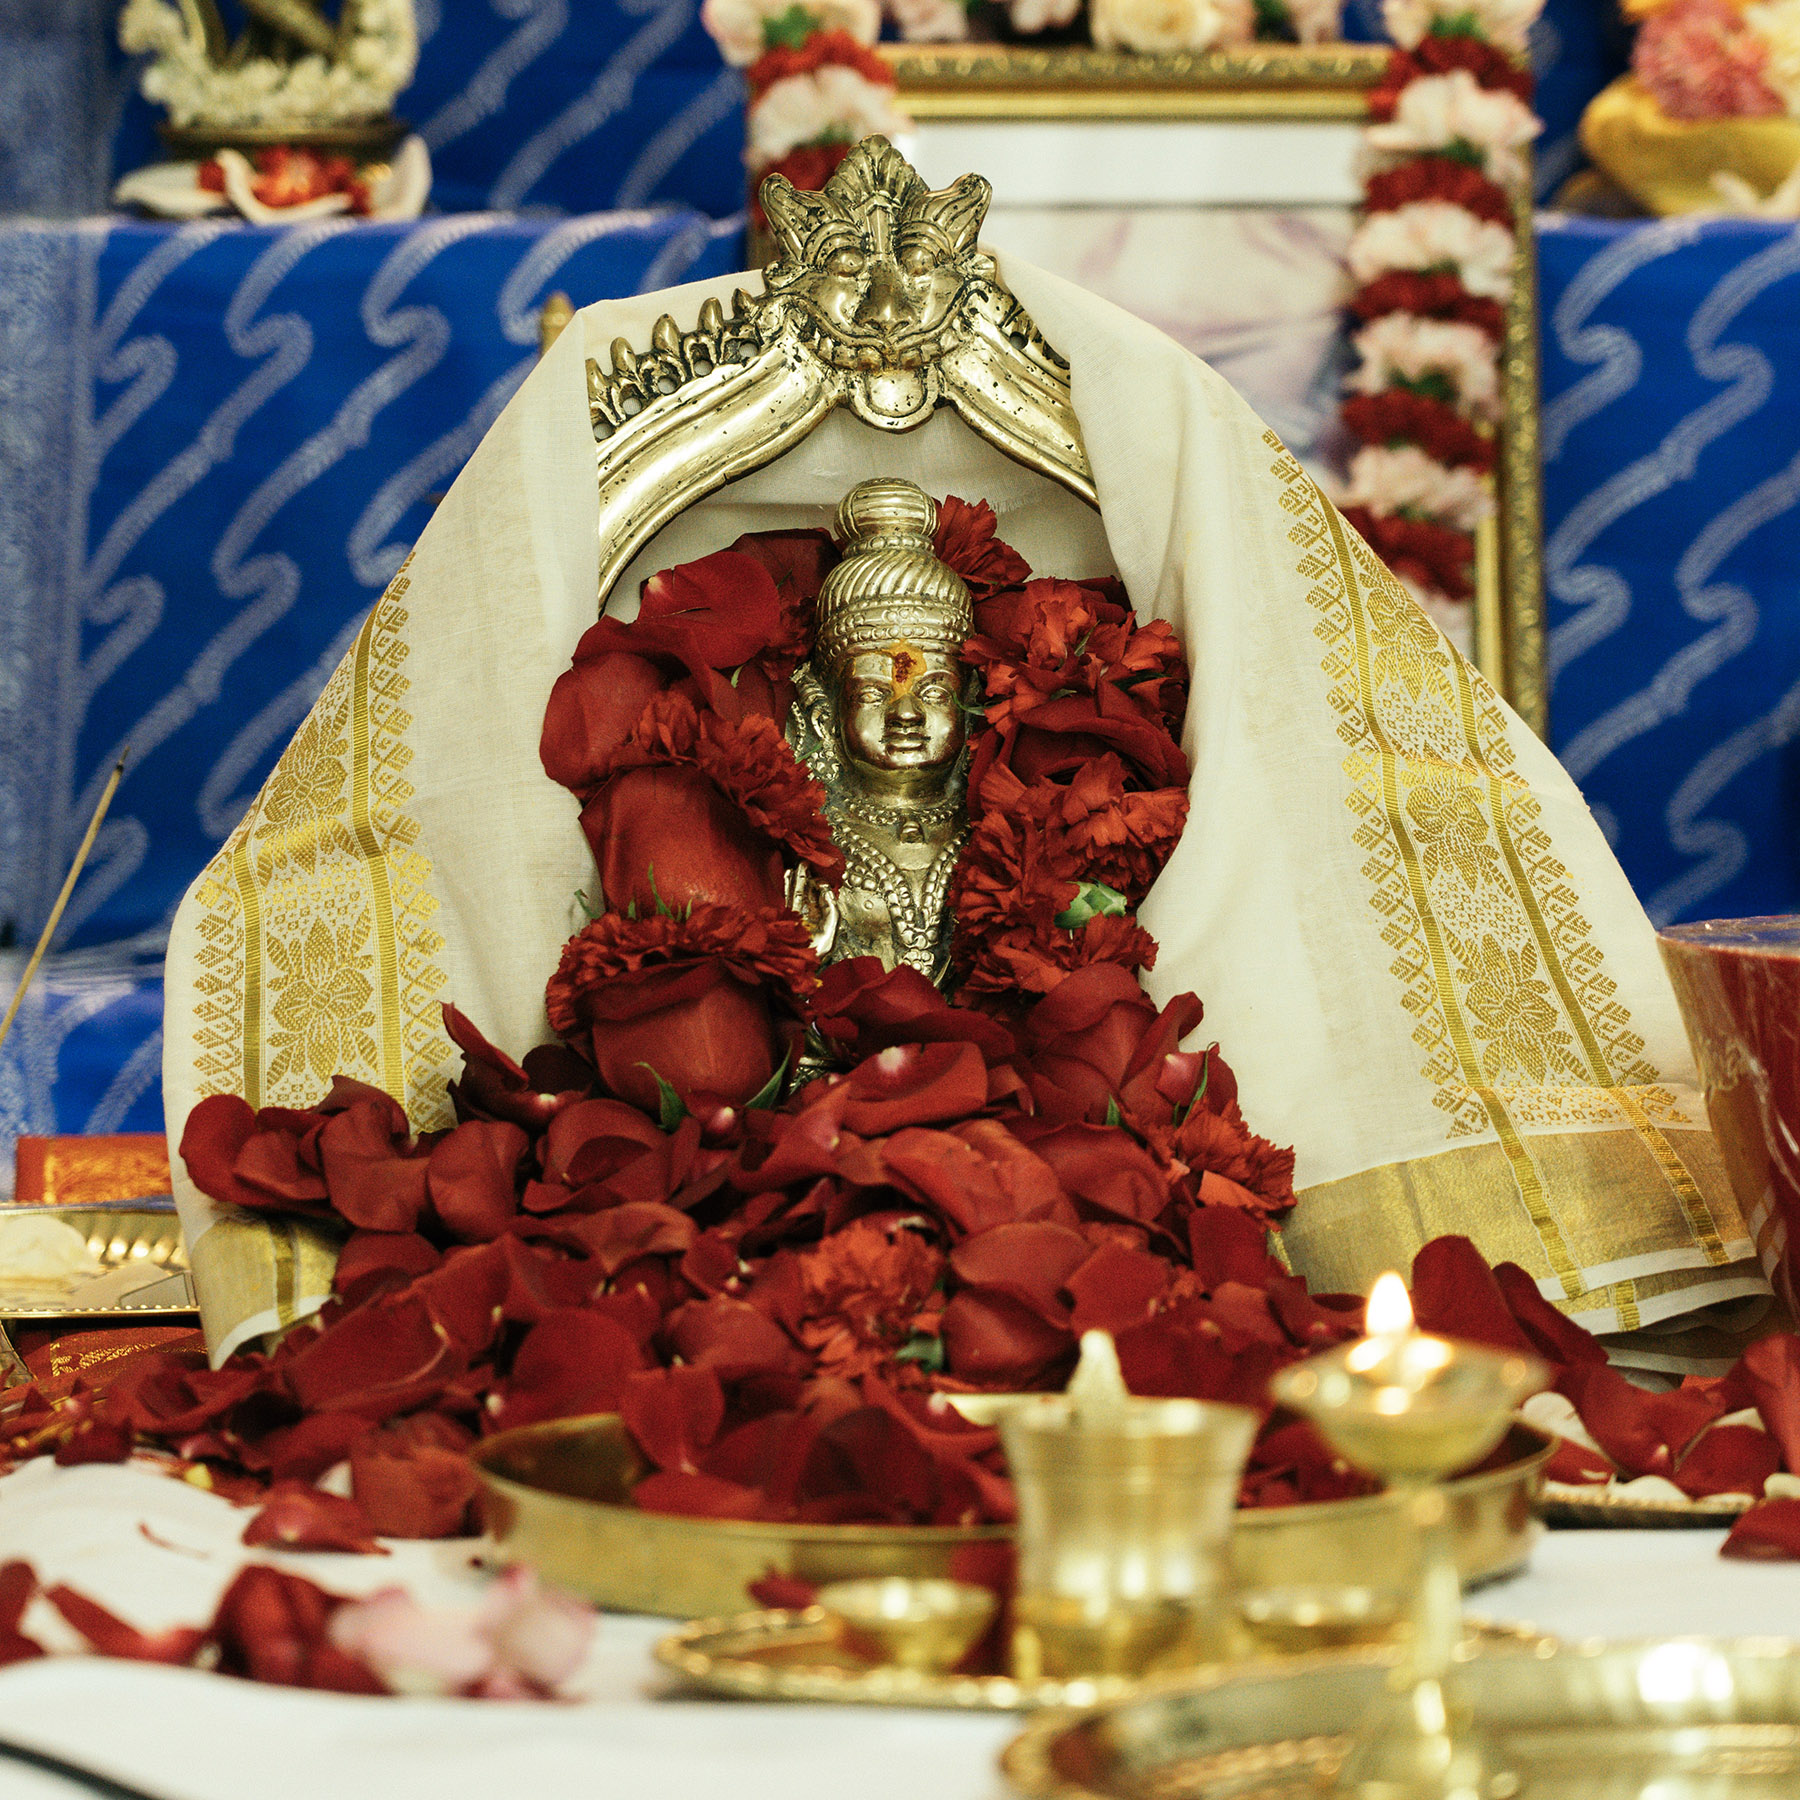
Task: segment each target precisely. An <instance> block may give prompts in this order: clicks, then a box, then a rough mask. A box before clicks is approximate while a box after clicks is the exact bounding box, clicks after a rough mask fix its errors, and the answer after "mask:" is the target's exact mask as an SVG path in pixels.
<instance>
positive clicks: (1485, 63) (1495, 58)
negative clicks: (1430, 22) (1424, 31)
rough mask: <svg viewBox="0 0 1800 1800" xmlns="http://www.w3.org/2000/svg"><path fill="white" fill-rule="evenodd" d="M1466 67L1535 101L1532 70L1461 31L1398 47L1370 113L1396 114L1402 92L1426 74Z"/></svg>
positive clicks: (1491, 84) (1482, 81)
mask: <svg viewBox="0 0 1800 1800" xmlns="http://www.w3.org/2000/svg"><path fill="white" fill-rule="evenodd" d="M1454 69H1466V70H1468V72H1469V73H1470V74H1471V75H1472V76H1474V78H1475V80H1476V82H1477V83H1478V84H1479V85H1480V86H1482V87H1484V88H1506V89H1508V90H1509V91H1510V92H1512V93H1514V94H1517V95H1518V97H1519V98H1520V99H1521V100H1523V101H1524V102H1525V103H1526V104H1527V105H1530V103H1531V89H1532V80H1531V71H1530V69H1528V68H1526V67H1524V66H1523V65H1522V64H1520V63H1517V62H1515V61H1514V60H1513V59H1512V58H1511V57H1510V56H1508V55H1507V54H1506V52H1505V51H1504V50H1501V49H1497V48H1496V47H1495V46H1494V45H1492V44H1490V43H1488V42H1487V41H1486V40H1485V39H1482V38H1478V37H1472V36H1470V35H1468V34H1467V33H1463V32H1459V33H1457V34H1455V35H1454V36H1438V35H1436V34H1432V35H1430V36H1427V37H1423V38H1421V39H1420V40H1419V41H1418V43H1417V44H1415V45H1414V46H1413V48H1412V49H1411V50H1410V51H1406V50H1396V51H1395V52H1394V53H1393V55H1392V56H1390V57H1389V58H1388V65H1387V68H1386V69H1385V70H1384V71H1383V73H1382V77H1381V85H1380V86H1379V87H1377V88H1373V89H1371V90H1370V93H1369V117H1370V118H1371V119H1377V120H1382V121H1386V120H1388V119H1391V118H1392V117H1393V116H1394V111H1395V109H1396V107H1398V105H1399V103H1400V96H1401V94H1402V93H1404V92H1405V90H1406V89H1407V88H1408V87H1410V86H1411V85H1412V83H1413V82H1415V81H1417V80H1419V79H1420V78H1421V77H1422V76H1426V75H1448V74H1449V73H1450V72H1451V71H1452V70H1454Z"/></svg>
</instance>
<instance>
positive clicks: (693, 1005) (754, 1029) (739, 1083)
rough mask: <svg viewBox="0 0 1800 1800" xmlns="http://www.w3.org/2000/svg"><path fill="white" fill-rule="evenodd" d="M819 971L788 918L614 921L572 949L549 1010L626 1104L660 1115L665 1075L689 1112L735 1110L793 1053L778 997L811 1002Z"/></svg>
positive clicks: (698, 912) (587, 930) (744, 915)
mask: <svg viewBox="0 0 1800 1800" xmlns="http://www.w3.org/2000/svg"><path fill="white" fill-rule="evenodd" d="M817 970H818V962H817V958H816V957H815V956H814V954H813V949H812V945H811V943H810V941H809V940H808V938H807V934H806V928H805V927H804V926H803V925H802V924H801V923H800V921H799V920H798V919H797V918H795V917H794V915H793V914H792V913H790V912H788V911H786V910H785V909H783V908H779V907H761V908H757V909H754V910H752V909H748V908H743V907H731V906H708V905H702V906H696V907H695V908H694V909H693V911H692V912H691V913H689V914H688V915H687V916H686V917H685V918H674V917H663V916H660V915H659V916H656V917H652V918H647V919H644V918H640V919H626V918H623V917H621V916H620V915H618V914H616V913H611V914H608V915H606V916H605V917H603V918H599V919H596V920H594V921H593V923H592V924H590V925H588V926H585V927H584V928H583V929H582V930H581V931H579V932H577V933H576V934H575V936H574V937H572V938H571V939H570V940H569V942H568V943H567V944H566V945H565V946H564V947H563V954H562V963H561V965H560V966H559V968H558V969H557V971H556V973H555V974H554V975H553V976H551V978H550V985H549V988H548V990H547V992H546V994H545V1004H546V1006H547V1007H548V1010H549V1014H550V1023H551V1025H552V1026H553V1027H554V1028H555V1029H556V1030H557V1031H558V1032H559V1033H561V1034H562V1035H563V1036H564V1037H567V1038H574V1037H577V1036H582V1037H584V1038H585V1039H586V1041H587V1044H588V1046H589V1048H590V1049H591V1052H592V1055H593V1058H594V1066H595V1068H596V1069H598V1070H599V1072H600V1079H601V1080H602V1081H603V1082H604V1083H605V1084H606V1086H607V1088H608V1089H609V1090H610V1091H611V1092H612V1093H614V1094H616V1095H618V1096H619V1098H620V1099H623V1100H629V1101H631V1102H632V1103H633V1104H634V1105H637V1106H641V1107H643V1108H644V1109H645V1110H646V1111H647V1112H651V1113H655V1112H656V1111H657V1110H658V1107H659V1104H660V1093H661V1090H660V1088H659V1087H658V1085H657V1077H658V1076H660V1077H661V1078H662V1080H663V1081H665V1082H667V1083H668V1085H669V1086H670V1087H671V1088H673V1089H674V1090H675V1092H676V1093H677V1094H679V1095H680V1096H681V1098H682V1099H683V1100H684V1101H686V1102H688V1103H689V1105H690V1106H691V1105H692V1104H693V1100H694V1098H695V1097H697V1096H705V1097H707V1098H709V1099H713V1100H717V1101H722V1102H723V1103H724V1104H726V1105H728V1106H738V1105H741V1104H742V1103H743V1102H744V1101H746V1100H748V1099H750V1098H752V1097H753V1096H754V1095H755V1094H757V1093H759V1092H760V1091H761V1090H762V1089H763V1088H764V1087H765V1086H767V1085H768V1082H769V1078H770V1077H771V1076H772V1075H773V1074H774V1073H775V1071H776V1069H777V1068H778V1067H779V1066H780V1064H781V1061H782V1058H783V1057H784V1055H785V1054H786V1052H787V1044H788V1039H789V1037H790V1035H791V1034H790V1032H788V1031H787V1030H784V1029H783V1028H782V1027H781V1026H780V1025H778V1023H777V1021H776V1018H775V1015H774V1012H773V1010H772V1007H771V1002H770V993H769V990H770V989H771V988H773V989H774V990H776V991H778V992H786V993H790V994H795V995H803V994H805V993H807V992H808V991H809V990H810V989H811V988H812V987H813V985H814V984H815V983H816V982H817V980H818V973H817ZM652 1071H654V1073H653V1072H652Z"/></svg>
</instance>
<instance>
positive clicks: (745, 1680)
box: [655, 1606, 1543, 1712]
mask: <svg viewBox="0 0 1800 1800" xmlns="http://www.w3.org/2000/svg"><path fill="white" fill-rule="evenodd" d="M1469 1631H1470V1632H1471V1633H1472V1634H1473V1636H1474V1637H1475V1639H1477V1640H1478V1641H1480V1642H1482V1643H1495V1644H1511V1645H1515V1646H1518V1647H1526V1648H1529V1647H1531V1646H1533V1645H1535V1644H1537V1643H1539V1642H1541V1641H1543V1640H1542V1639H1541V1638H1540V1637H1539V1635H1538V1634H1537V1633H1536V1632H1534V1631H1532V1630H1531V1629H1530V1628H1529V1627H1528V1626H1500V1625H1488V1624H1484V1623H1478V1622H1476V1621H1474V1620H1470V1621H1469ZM655 1654H656V1660H657V1661H658V1662H659V1663H661V1664H662V1666H663V1667H664V1668H665V1669H667V1670H669V1671H670V1673H671V1674H673V1675H675V1676H677V1677H678V1678H679V1679H680V1680H681V1681H682V1682H683V1683H684V1684H685V1685H686V1686H689V1687H694V1688H699V1689H700V1690H702V1691H703V1692H705V1693H709V1694H723V1695H726V1696H728V1697H729V1698H731V1699H734V1700H799V1701H805V1702H808V1703H810V1704H814V1705H820V1704H824V1705H837V1706H930V1707H941V1708H945V1709H948V1710H954V1711H957V1712H1035V1711H1037V1710H1039V1709H1040V1708H1043V1707H1085V1706H1092V1705H1094V1704H1095V1703H1097V1702H1099V1701H1103V1700H1115V1699H1124V1698H1127V1697H1129V1696H1131V1695H1133V1694H1135V1693H1138V1692H1141V1691H1143V1690H1144V1689H1145V1688H1146V1687H1148V1686H1151V1685H1155V1686H1163V1685H1166V1682H1167V1678H1166V1677H1165V1678H1164V1679H1163V1680H1162V1681H1159V1682H1157V1683H1154V1684H1150V1683H1145V1682H1138V1681H1133V1680H1131V1679H1129V1678H1128V1677H1125V1676H1090V1677H1083V1678H1080V1679H1069V1680H1061V1681H1057V1680H1048V1679H1044V1680H1037V1681H1015V1680H1014V1679H1013V1678H1012V1677H1011V1676H1010V1675H958V1674H938V1673H932V1672H928V1671H925V1670H920V1669H905V1668H901V1667H899V1666H898V1665H896V1664H893V1663H876V1662H870V1661H869V1660H867V1659H866V1658H865V1657H862V1656H859V1655H858V1654H857V1653H856V1651H855V1650H854V1649H852V1648H850V1647H849V1646H848V1645H847V1644H846V1643H845V1641H844V1631H843V1622H842V1621H841V1620H839V1619H838V1618H836V1617H834V1616H833V1615H832V1614H831V1613H829V1612H827V1611H826V1610H825V1609H824V1608H823V1607H820V1606H812V1607H808V1608H807V1609H806V1610H805V1611H804V1612H783V1611H779V1610H775V1611H769V1612H751V1613H740V1614H738V1615H737V1617H736V1618H730V1619H697V1620H695V1621H694V1623H692V1624H691V1625H686V1626H684V1627H683V1628H682V1629H681V1630H680V1631H677V1632H675V1633H673V1634H672V1635H670V1636H669V1637H666V1638H664V1639H663V1640H662V1642H661V1643H659V1644H658V1645H657V1646H656V1652H655ZM1336 1654H1338V1653H1335V1652H1321V1651H1314V1652H1308V1653H1305V1655H1306V1657H1307V1658H1309V1659H1311V1660H1317V1659H1318V1658H1320V1657H1326V1658H1328V1659H1329V1658H1331V1657H1333V1656H1335V1655H1336ZM1258 1666H1261V1665H1260V1664H1259V1665H1258Z"/></svg>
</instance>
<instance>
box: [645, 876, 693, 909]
mask: <svg viewBox="0 0 1800 1800" xmlns="http://www.w3.org/2000/svg"><path fill="white" fill-rule="evenodd" d="M644 879H645V880H646V881H648V882H649V883H650V898H651V899H652V900H654V901H655V902H656V916H657V917H658V918H659V919H672V918H674V916H675V909H674V907H672V906H671V905H670V904H669V903H668V901H666V900H665V899H664V898H663V897H662V895H661V894H659V893H658V892H657V891H656V864H655V863H647V864H646V865H645V867H644ZM690 910H691V909H690Z"/></svg>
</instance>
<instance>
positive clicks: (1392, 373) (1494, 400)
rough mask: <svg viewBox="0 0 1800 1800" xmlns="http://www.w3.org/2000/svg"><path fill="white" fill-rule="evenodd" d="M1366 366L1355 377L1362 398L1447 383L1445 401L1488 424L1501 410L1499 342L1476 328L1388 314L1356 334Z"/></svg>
mask: <svg viewBox="0 0 1800 1800" xmlns="http://www.w3.org/2000/svg"><path fill="white" fill-rule="evenodd" d="M1354 342H1355V344H1356V349H1357V353H1358V354H1359V355H1360V356H1361V357H1362V362H1361V364H1360V365H1359V366H1358V368H1357V369H1356V370H1355V372H1354V373H1353V374H1352V375H1351V376H1350V383H1349V385H1350V386H1351V387H1352V388H1354V389H1355V390H1356V391H1357V392H1358V393H1363V394H1379V393H1380V392H1381V391H1382V389H1383V388H1389V387H1392V386H1394V385H1395V383H1396V382H1399V383H1402V384H1404V385H1405V386H1407V387H1410V388H1412V389H1414V390H1415V391H1429V389H1430V387H1431V386H1432V385H1434V383H1441V384H1442V385H1443V386H1444V387H1445V388H1447V389H1448V392H1447V393H1446V394H1444V395H1441V396H1440V398H1444V399H1448V400H1449V401H1451V402H1452V403H1453V404H1460V405H1462V406H1465V407H1467V408H1468V409H1469V411H1470V412H1472V413H1476V414H1478V415H1479V416H1481V417H1483V418H1492V417H1493V416H1494V415H1495V414H1496V413H1497V412H1498V411H1499V407H1500V379H1499V371H1498V368H1497V366H1496V363H1495V358H1494V340H1493V339H1492V338H1490V337H1489V336H1488V334H1487V333H1486V332H1485V331H1482V330H1481V329H1480V328H1479V327H1477V326H1474V325H1464V324H1462V323H1461V322H1460V321H1456V320H1447V319H1421V318H1418V317H1416V316H1415V315H1414V314H1412V313H1405V312H1394V313H1385V314H1383V315H1382V317H1380V318H1379V319H1376V320H1374V321H1373V322H1372V323H1370V324H1368V325H1365V326H1364V327H1363V328H1362V330H1361V331H1359V332H1358V333H1357V334H1356V337H1355V340H1354Z"/></svg>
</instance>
